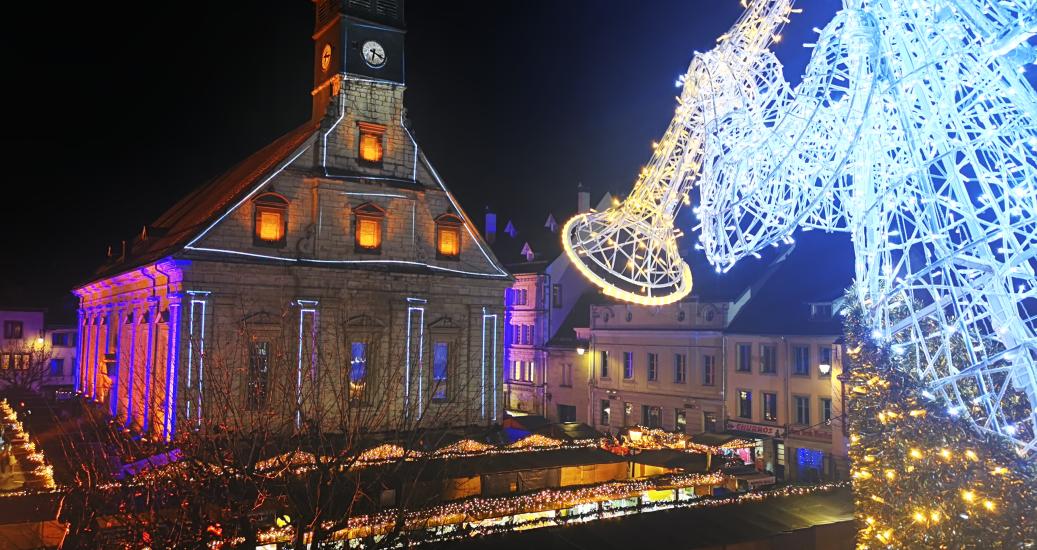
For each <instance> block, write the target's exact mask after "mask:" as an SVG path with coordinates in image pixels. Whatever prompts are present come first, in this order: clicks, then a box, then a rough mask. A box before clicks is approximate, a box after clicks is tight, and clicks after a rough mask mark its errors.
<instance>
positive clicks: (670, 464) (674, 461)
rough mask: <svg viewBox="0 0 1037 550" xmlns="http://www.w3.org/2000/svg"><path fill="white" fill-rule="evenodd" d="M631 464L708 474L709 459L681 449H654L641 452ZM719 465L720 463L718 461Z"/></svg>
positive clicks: (703, 455) (700, 454)
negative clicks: (707, 464)
mask: <svg viewBox="0 0 1037 550" xmlns="http://www.w3.org/2000/svg"><path fill="white" fill-rule="evenodd" d="M630 461H631V462H636V463H638V464H647V465H649V466H659V467H661V468H680V469H682V470H684V471H686V472H693V473H696V472H706V471H707V469H706V461H707V457H706V455H705V454H704V453H689V452H687V451H682V450H680V449H652V450H646V451H641V452H639V453H637V454H635V455H633V456H631V457H630ZM718 464H719V461H718Z"/></svg>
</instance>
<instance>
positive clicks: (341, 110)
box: [320, 98, 346, 176]
mask: <svg viewBox="0 0 1037 550" xmlns="http://www.w3.org/2000/svg"><path fill="white" fill-rule="evenodd" d="M345 116H346V100H345V99H342V98H339V102H338V118H337V119H336V120H335V122H334V123H332V125H331V128H328V131H327V132H324V135H323V136H322V137H321V152H320V153H321V158H320V167H321V169H322V170H324V175H325V176H327V175H328V135H329V134H331V132H334V131H335V128H337V127H338V125H339V123H340V122H342V119H343V118H345Z"/></svg>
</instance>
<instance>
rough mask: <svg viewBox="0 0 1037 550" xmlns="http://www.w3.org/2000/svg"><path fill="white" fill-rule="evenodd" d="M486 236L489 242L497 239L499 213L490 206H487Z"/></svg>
mask: <svg viewBox="0 0 1037 550" xmlns="http://www.w3.org/2000/svg"><path fill="white" fill-rule="evenodd" d="M485 238H486V242H487V243H488V244H493V241H496V240H497V214H494V213H493V212H490V208H489V207H486V227H485Z"/></svg>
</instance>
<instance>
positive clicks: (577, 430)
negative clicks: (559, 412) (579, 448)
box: [536, 422, 605, 441]
mask: <svg viewBox="0 0 1037 550" xmlns="http://www.w3.org/2000/svg"><path fill="white" fill-rule="evenodd" d="M536 433H538V434H540V435H546V436H547V437H552V438H554V439H561V440H562V441H574V440H578V439H601V438H602V437H605V434H603V433H601V432H599V431H598V430H595V429H594V428H593V427H591V426H589V425H587V424H584V423H583V422H559V423H556V424H548V425H546V426H541V427H540V428H537V429H536Z"/></svg>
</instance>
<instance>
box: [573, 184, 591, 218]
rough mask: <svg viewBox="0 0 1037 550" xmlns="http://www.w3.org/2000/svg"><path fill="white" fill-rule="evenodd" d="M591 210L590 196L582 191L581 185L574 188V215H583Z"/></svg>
mask: <svg viewBox="0 0 1037 550" xmlns="http://www.w3.org/2000/svg"><path fill="white" fill-rule="evenodd" d="M590 209H591V194H590V193H588V192H587V191H584V190H583V184H582V183H581V184H578V185H577V186H576V213H577V214H583V213H584V212H588V211H590Z"/></svg>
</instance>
